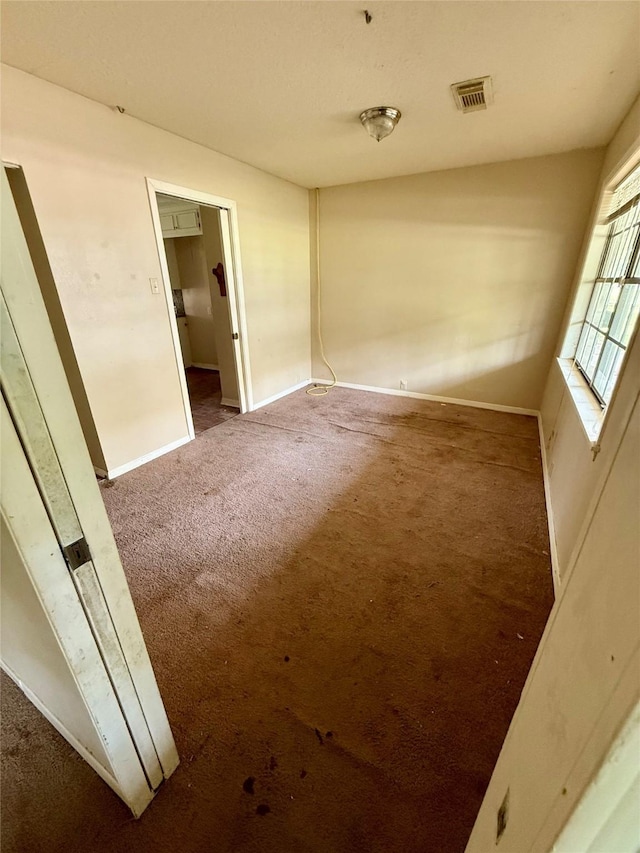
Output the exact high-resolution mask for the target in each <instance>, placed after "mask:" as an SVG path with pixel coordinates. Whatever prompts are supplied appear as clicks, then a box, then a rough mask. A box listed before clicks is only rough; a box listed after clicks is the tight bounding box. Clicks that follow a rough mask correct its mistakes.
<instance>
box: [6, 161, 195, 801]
mask: <svg viewBox="0 0 640 853" xmlns="http://www.w3.org/2000/svg"><path fill="white" fill-rule="evenodd" d="M2 213H3V215H2V221H1V225H2V293H3V296H4V298H5V300H6V306H7V312H8V315H9V318H10V323H11V325H12V326H13V329H14V330H15V337H16V340H17V344H18V349H19V352H20V353H21V355H22V358H23V359H24V364H25V365H26V368H27V373H28V381H27V379H26V378H25V377H24V376H23V377H22V378H21V379H20V378H15V377H14V378H12V380H11V381H9V382H8V384H9V385H10V386H11V390H10V391H9V392H8V393H9V395H10V396H11V397H12V399H13V404H12V405H14V406H15V408H16V412H15V417H16V418H17V420H18V421H19V422H22V423H20V429H21V430H23V429H24V430H25V431H24V435H25V436H26V439H25V441H26V443H27V444H28V449H29V452H30V453H31V457H32V459H31V461H32V468H33V469H34V471H37V472H38V473H37V476H38V480H39V486H40V487H41V490H42V492H43V495H45V500H46V501H47V504H48V507H49V508H50V509H51V508H52V507H53V505H54V504H56V506H57V510H59V509H60V508H61V507H62V506H63V503H64V498H61V497H60V495H61V494H62V490H61V489H60V488H59V486H60V478H61V475H62V479H63V480H64V483H65V485H66V489H67V492H68V496H69V499H70V501H71V505H72V507H73V510H74V513H75V518H76V520H77V523H78V524H79V527H80V530H81V532H82V537H83V538H84V540H86V543H87V546H88V549H89V553H90V557H91V561H90V564H91V570H92V571H93V572H94V573H95V578H89V576H88V570H85V569H83V571H82V572H81V576H80V578H79V579H77V582H78V589H80V591H81V594H82V595H83V596H85V595H87V596H89V597H90V598H91V601H92V602H95V601H96V600H97V601H98V602H100V601H102V603H103V604H104V605H105V607H106V608H107V609H108V614H109V617H110V620H111V623H112V626H113V629H114V631H115V635H116V636H117V644H116V643H114V642H112V640H113V635H107V634H104V635H102V634H101V630H102V629H101V628H100V626H102V627H103V628H104V627H105V623H104V621H103V620H102V618H101V616H100V613H99V612H98V611H96V612H95V613H92V616H91V618H92V620H93V627H94V630H95V631H96V635H97V636H98V637H99V638H100V637H101V636H102V639H100V642H101V643H102V644H103V649H102V651H103V653H104V654H106V655H109V654H110V653H111V651H113V652H114V657H113V659H112V660H108V661H107V667H108V668H109V670H110V674H111V676H112V678H114V679H115V681H114V683H115V684H116V687H117V689H118V691H121V690H122V695H121V696H120V699H121V701H123V702H124V704H125V705H127V702H128V701H129V699H131V700H132V701H133V699H134V698H136V697H137V700H138V705H139V707H140V708H141V709H142V715H143V717H144V725H142V724H141V725H139V726H138V724H137V722H136V714H137V712H136V711H135V709H134V711H133V715H132V719H131V720H129V722H130V724H131V726H132V731H133V732H134V736H135V738H136V743H137V744H138V748H139V750H140V753H141V755H142V756H143V758H144V759H145V763H146V765H147V771H148V774H149V776H150V779H151V782H152V785H153V786H154V787H155V786H156V784H158V782H159V780H160V778H161V777H162V775H164V776H165V777H167V776H169V775H170V774H171V773H172V772H173V770H174V769H175V767H176V766H177V764H178V756H177V752H176V749H175V744H174V741H173V737H172V735H171V730H170V728H169V723H168V720H167V716H166V712H165V710H164V705H163V703H162V699H161V697H160V693H159V691H158V686H157V683H156V680H155V676H154V673H153V669H152V667H151V662H150V660H149V656H148V653H147V649H146V646H145V643H144V639H143V637H142V633H141V631H140V626H139V623H138V619H137V615H136V613H135V609H134V606H133V602H132V600H131V594H130V592H129V587H128V584H127V580H126V577H125V575H124V571H123V569H122V565H121V563H120V558H119V555H118V551H117V548H116V545H115V542H114V539H113V534H112V532H111V527H110V524H109V520H108V518H107V515H106V512H105V509H104V504H103V502H102V498H101V496H100V492H99V489H98V485H97V483H96V480H95V475H94V472H93V466H92V464H91V461H90V458H89V454H88V451H87V448H86V444H85V441H84V436H83V434H82V429H81V426H80V422H79V420H78V417H77V414H76V412H75V407H74V403H73V399H72V397H71V392H70V390H69V387H68V384H67V381H66V376H65V374H64V369H63V367H62V363H61V361H60V357H59V354H58V351H57V347H56V343H55V340H54V337H53V332H52V330H51V326H50V323H49V320H48V316H47V313H46V309H45V306H44V302H43V300H42V295H41V293H40V289H39V285H38V282H37V279H36V276H35V272H34V269H33V264H32V263H31V258H30V255H29V251H28V247H27V245H26V241H25V239H24V235H23V233H22V229H21V226H20V221H19V218H18V214H17V211H16V209H15V204H14V202H13V197H12V195H11V191H10V188H9V186H8V182H7V178H6V175H5V174H4V173H3V174H2ZM16 352H17V351H16V349H15V346H14V348H13V351H12V353H13V355H15V353H16ZM13 355H12V358H11V359H10V361H9V362H8V363H9V364H11V363H12V361H13ZM14 379H15V381H14ZM3 382H4V379H3ZM16 388H19V393H18V392H16V390H15V389H16ZM14 392H15V393H14ZM33 394H35V398H36V399H37V403H38V406H39V409H40V412H41V416H42V420H43V421H44V424H45V425H46V430H47V431H48V435H49V436H50V443H51V445H52V446H53V448H54V456H55V459H54V458H53V457H52V456H51V452H50V450H51V448H50V447H49V448H47V447H46V442H45V441H42V440H40V439H41V436H42V431H41V430H40V427H39V426H38V425H37V424H36V423H35V422H36V421H37V417H35V416H34V411H35V410H34V409H33V396H32V395H33ZM16 395H17V397H16ZM30 395H31V397H30ZM17 398H19V404H18V405H16V399H17ZM23 406H26V408H23ZM36 414H37V413H36ZM33 430H35V433H33V435H35V434H36V433H38V435H37V441H35V440H34V441H32V440H31V439H30V438H29V436H30V435H31V434H32V433H31V432H30V431H33ZM36 451H37V452H36ZM47 459H48V460H50V461H51V465H50V466H49V462H47V461H46V460H47ZM56 460H57V464H56ZM41 465H44V469H45V470H44V471H42V470H41ZM64 513H65V514H66V515H65V518H64V519H63V518H62V517H61V515H60V514H59V513H58V512H57V511H56V512H55V513H54V512H52V517H53V518H55V521H54V524H55V525H56V526H57V528H58V532H59V534H60V541H61V542H63V543H64V542H65V541H66V540H67V539H68V538H70V537H71V536H72V535H74V534H73V520H71V523H69V524H67V520H65V519H69V518H71V514H69V513H67V509H65V510H64ZM65 531H66V532H65ZM73 541H76V540H73ZM81 584H85V585H84V586H83V587H82V588H81ZM97 591H100V593H101V595H99V596H98V595H97ZM91 596H93V597H91ZM85 604H87V606H88V607H89V609H91V608H92V607H93V604H92V603H88V599H87V600H86V601H85ZM119 673H120V674H122V675H123V680H122V682H120V681H119V679H120V675H119ZM123 685H124V687H123ZM127 697H129V699H128V698H127ZM128 710H130V708H129V709H128ZM127 712H128V711H127ZM137 719H138V721H140V719H141V718H140V715H139V714H138V717H137ZM150 743H152V748H151V747H150ZM154 754H155V757H154ZM154 761H155V762H156V763H159V766H160V772H158V770H157V768H156V770H153V763H154Z"/></svg>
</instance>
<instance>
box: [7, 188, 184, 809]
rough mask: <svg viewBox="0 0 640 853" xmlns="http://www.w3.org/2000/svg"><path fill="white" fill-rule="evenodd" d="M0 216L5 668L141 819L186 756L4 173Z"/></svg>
mask: <svg viewBox="0 0 640 853" xmlns="http://www.w3.org/2000/svg"><path fill="white" fill-rule="evenodd" d="M2 209H3V217H2V300H1V301H0V312H1V321H2V329H1V332H2V359H1V370H0V375H1V380H2V441H3V446H2V467H3V479H4V482H3V490H2V497H1V508H2V524H3V531H2V532H3V534H4V536H3V552H4V553H3V556H4V557H5V560H6V562H5V570H4V571H3V576H2V592H3V595H2V598H3V623H4V624H3V643H2V666H3V668H4V669H5V670H6V671H7V672H8V673H9V675H10V676H11V677H12V678H13V679H14V680H15V681H16V683H18V685H19V686H20V687H21V688H22V689H23V690H24V692H25V693H26V694H27V695H28V696H29V698H31V699H32V701H34V702H35V704H36V705H37V706H38V707H39V708H40V710H41V711H42V712H43V713H44V714H45V715H46V716H47V717H48V719H49V720H50V721H51V722H52V723H53V724H54V725H55V726H56V727H57V728H58V729H59V731H60V732H61V733H62V734H63V735H64V736H65V737H66V738H67V740H69V742H70V743H71V744H72V745H73V746H74V747H75V748H76V749H78V751H79V752H80V753H81V754H82V755H83V757H85V758H86V759H87V761H89V763H90V764H91V765H92V766H93V767H94V769H95V770H96V771H97V772H98V773H100V775H101V776H102V778H104V779H105V781H107V782H108V784H110V785H111V787H112V788H113V789H114V790H115V791H116V792H117V793H118V794H119V795H120V796H121V797H122V798H123V799H124V800H125V802H127V804H128V805H129V806H130V807H131V809H132V811H133V812H134V814H136V815H139V814H140V813H141V812H142V810H143V809H144V808H145V806H146V805H147V804H148V803H149V801H150V800H151V798H152V797H153V795H154V791H155V790H156V789H157V787H158V786H159V784H160V783H161V781H162V779H163V778H165V777H166V776H168V775H169V774H170V773H171V772H172V771H173V770H174V769H175V767H176V765H177V761H178V758H177V753H176V750H175V745H174V742H173V738H172V736H171V731H170V729H169V724H168V721H167V718H166V714H165V711H164V707H163V705H162V700H161V698H160V694H159V692H158V688H157V684H156V681H155V677H154V674H153V670H152V668H151V663H150V661H149V657H148V654H147V651H146V647H145V644H144V640H143V638H142V634H141V631H140V627H139V624H138V621H137V617H136V614H135V610H134V607H133V602H132V600H131V596H130V593H129V589H128V585H127V582H126V578H125V576H124V572H123V570H122V566H121V563H120V560H119V556H118V553H117V550H116V547H115V543H114V541H113V536H112V534H111V528H110V525H109V522H108V519H107V516H106V513H105V510H104V506H103V504H102V499H101V497H100V494H99V491H98V486H97V484H96V481H95V476H94V473H93V467H92V465H91V462H90V459H89V455H88V451H87V448H86V445H85V443H84V438H83V435H82V430H81V428H80V423H79V421H78V417H77V414H76V412H75V408H74V406H73V400H72V397H71V393H70V391H69V387H68V384H67V382H66V377H65V375H64V370H63V367H62V363H61V361H60V358H59V355H58V352H57V348H56V345H55V341H54V338H53V333H52V331H51V327H50V325H49V322H48V317H47V314H46V310H45V307H44V303H43V301H42V297H41V294H40V290H39V287H38V283H37V280H36V278H35V273H34V270H33V266H32V264H31V259H30V256H29V252H28V249H27V246H26V242H25V240H24V235H23V233H22V229H21V227H20V222H19V219H18V215H17V212H16V209H15V205H14V204H13V198H12V196H11V192H10V189H9V186H8V182H7V179H6V175H5V174H4V173H3V174H2ZM5 604H6V606H5ZM20 614H22V616H20ZM26 616H28V618H25V617H26Z"/></svg>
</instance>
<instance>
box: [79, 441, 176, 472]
mask: <svg viewBox="0 0 640 853" xmlns="http://www.w3.org/2000/svg"><path fill="white" fill-rule="evenodd" d="M192 440H193V439H192V438H191V436H189V435H185V436H184V437H183V438H179V439H178V440H177V441H172V442H171V444H165V446H164V447H159V448H158V449H157V450H152V451H151V453H145V455H144V456H139V457H138V458H137V459H132V460H131V462H125V464H124V465H118V467H117V468H109V469H108V470H107V471H101V470H100V469H98V468H94V470H95V472H96V473H97V474H99V476H101V477H107V478H108V479H109V480H115V478H116V477H121V476H122V475H123V474H126V473H128V472H129V471H133V469H134V468H139V467H140V466H141V465H145V464H146V463H147V462H152V461H153V460H154V459H157V458H158V457H159V456H164V454H165V453H171V451H172V450H176V449H177V448H178V447H182V445H183V444H187V443H188V442H189V441H192Z"/></svg>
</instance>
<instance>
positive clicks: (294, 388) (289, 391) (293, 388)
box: [250, 379, 313, 412]
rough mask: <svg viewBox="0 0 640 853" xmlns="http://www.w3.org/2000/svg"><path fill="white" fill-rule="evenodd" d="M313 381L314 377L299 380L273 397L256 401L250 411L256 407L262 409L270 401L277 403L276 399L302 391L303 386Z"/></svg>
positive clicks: (253, 410)
mask: <svg viewBox="0 0 640 853" xmlns="http://www.w3.org/2000/svg"><path fill="white" fill-rule="evenodd" d="M311 382H313V380H312V379H305V380H303V381H302V382H298V384H297V385H292V386H291V388H285V390H284V391H279V392H278V393H277V394H274V395H273V396H272V397H267V399H266V400H261V401H260V402H259V403H255V404H254V406H253V408H252V409H251V410H250V411H252V412H255V410H256V409H261V408H262V407H263V406H268V405H269V403H275V401H276V400H280V399H282V397H286V396H287V395H288V394H293V392H294V391H300V389H301V388H306V387H307V385H310V384H311Z"/></svg>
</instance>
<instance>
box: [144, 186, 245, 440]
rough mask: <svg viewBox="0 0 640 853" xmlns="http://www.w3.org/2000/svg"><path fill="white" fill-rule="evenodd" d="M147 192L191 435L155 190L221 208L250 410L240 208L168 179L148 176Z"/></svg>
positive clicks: (240, 371)
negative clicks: (169, 181)
mask: <svg viewBox="0 0 640 853" xmlns="http://www.w3.org/2000/svg"><path fill="white" fill-rule="evenodd" d="M146 182H147V192H148V195H149V205H150V207H151V217H152V220H153V230H154V234H155V238H156V245H157V247H158V258H159V260H160V269H161V272H162V283H163V286H164V287H163V289H164V295H165V300H166V304H167V312H168V315H169V326H170V329H171V338H172V342H173V349H174V353H175V358H176V366H177V368H178V376H179V378H180V390H181V392H182V401H183V405H184V413H185V419H186V422H187V428H188V431H189V438H194V437H195V432H194V429H193V417H192V415H191V401H190V399H189V389H188V387H187V378H186V374H185V369H184V365H183V362H182V349H181V347H180V335H179V332H178V321H177V318H176V315H175V310H174V307H173V294H172V293H171V279H170V277H169V266H168V264H167V256H166V253H165V250H164V242H163V240H164V238H163V236H162V226H161V224H160V211H159V209H158V200H157V198H156V193H162V195H168V196H173V197H174V198H179V199H184V200H185V201H190V202H194V203H196V204H203V205H205V206H206V207H214V208H217V209H218V210H219V211H220V239H221V244H222V255H223V258H222V260H223V263H224V267H225V271H226V284H227V297H228V307H229V319H230V321H231V333H232V334H237V335H238V338H237V339H234V341H233V356H234V363H235V368H236V377H237V380H238V397H239V402H240V412H241V413H243V414H244V413H245V412H250V411H252V409H253V393H252V385H251V368H250V364H249V338H248V334H247V315H246V308H245V300H244V282H243V277H242V264H241V261H240V236H239V229H238V210H237V205H236V202H235V201H234V200H233V199H229V198H224V197H222V196H217V195H212V194H211V193H206V192H201V191H200V190H194V189H191V188H190V187H182V186H179V185H178V184H171V183H168V182H167V181H160V180H156V179H155V178H147V179H146Z"/></svg>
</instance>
